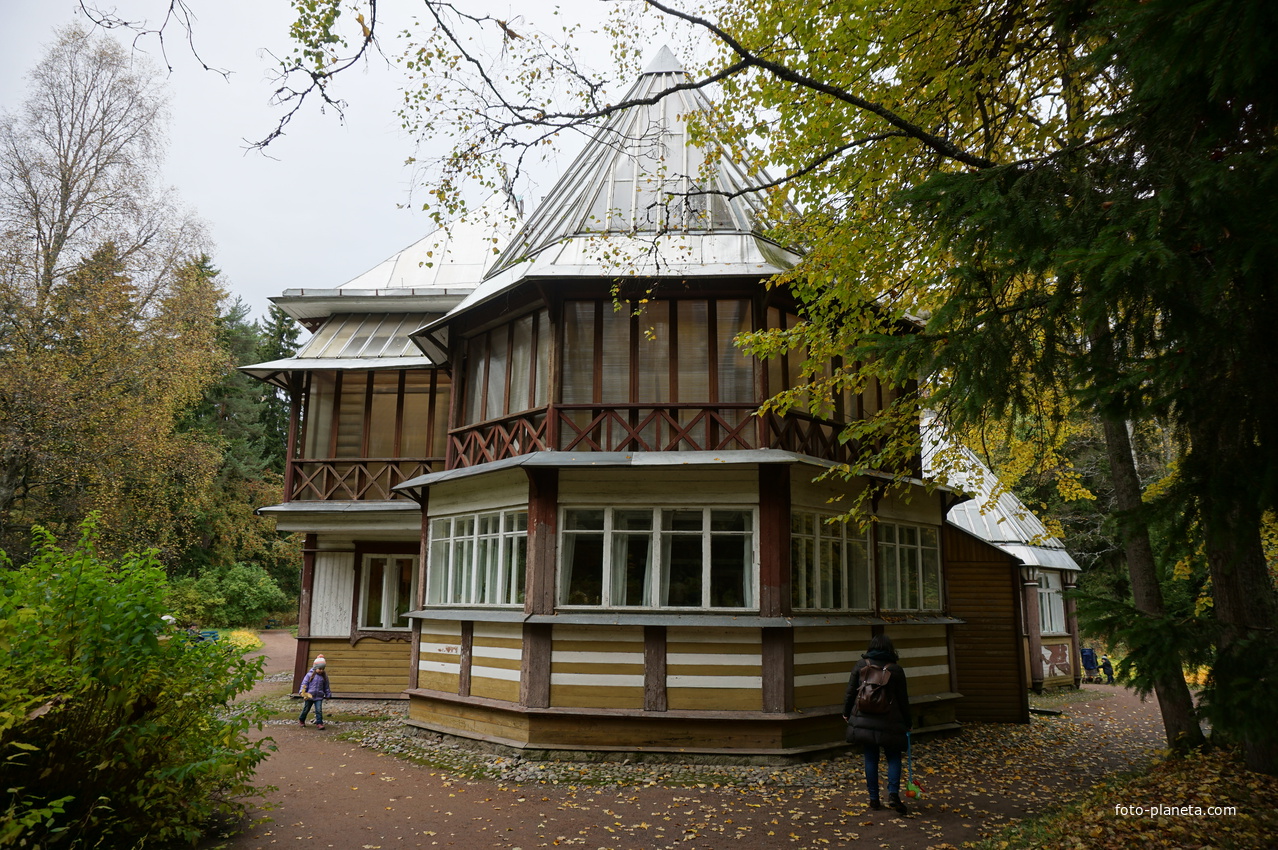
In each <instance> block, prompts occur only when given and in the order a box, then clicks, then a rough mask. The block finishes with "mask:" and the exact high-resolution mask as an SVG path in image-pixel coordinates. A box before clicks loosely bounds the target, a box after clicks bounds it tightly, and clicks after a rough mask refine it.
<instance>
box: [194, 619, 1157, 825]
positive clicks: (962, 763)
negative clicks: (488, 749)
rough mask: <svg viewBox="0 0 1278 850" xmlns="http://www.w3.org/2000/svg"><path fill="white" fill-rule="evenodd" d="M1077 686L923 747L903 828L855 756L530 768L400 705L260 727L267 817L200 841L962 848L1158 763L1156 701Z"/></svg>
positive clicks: (277, 674) (265, 688)
mask: <svg viewBox="0 0 1278 850" xmlns="http://www.w3.org/2000/svg"><path fill="white" fill-rule="evenodd" d="M286 649H287V648H286V647H281V646H280V645H279V642H278V641H277V642H276V645H275V646H274V647H273V648H272V649H271V650H270V651H271V652H282V651H286ZM291 659H292V656H291V655H289V656H288V668H289V670H291ZM270 663H274V662H268V668H267V671H268V676H267V680H266V681H264V682H263V683H261V684H260V685H259V686H258V688H256V689H255V691H254V696H255V698H259V699H266V700H279V701H281V703H286V702H287V697H284V696H282V694H283V693H285V692H287V690H288V689H289V685H290V682H291V678H292V677H291V672H285V671H281V670H278V669H277V670H276V671H274V672H271V667H270V666H269V664H270ZM1085 690H1086V691H1087V696H1089V697H1091V699H1090V700H1089V701H1084V702H1074V703H1066V704H1064V705H1062V706H1061V708H1062V709H1063V711H1064V712H1065V713H1064V714H1062V715H1061V716H1057V717H1035V718H1034V720H1033V722H1031V723H1030V724H1028V725H1025V726H1015V725H979V724H978V725H970V726H968V727H966V728H965V729H964V730H963V731H962V732H961V733H960V734H958V735H956V736H953V737H950V738H945V739H929V740H924V741H920V742H919V743H918V744H916V746H915V772H916V775H917V778H918V779H919V780H920V782H921V784H922V785H923V786H924V788H925V789H926V794H925V796H924V799H923V800H922V801H921V802H919V803H918V804H916V805H915V806H913V810H912V812H911V814H910V815H909V816H908V817H906V818H899V817H896V816H895V815H894V814H893V813H892V812H890V811H886V810H883V811H871V810H869V809H868V808H867V807H866V806H865V796H866V795H865V790H864V779H863V771H862V768H861V764H860V761H861V760H860V757H859V755H858V756H856V757H850V756H848V755H846V754H844V755H840V756H836V757H832V758H829V759H826V760H822V761H817V762H812V763H808V764H800V765H793V766H786V767H759V766H724V765H714V766H709V765H693V764H651V763H625V762H603V763H569V762H554V763H539V762H529V761H524V760H522V759H519V758H512V757H508V756H499V755H493V754H490V753H483V752H478V751H476V750H474V749H471V748H469V747H467V746H462V745H459V744H457V743H455V742H452V741H449V740H445V739H443V738H441V737H440V736H436V735H430V734H418V733H419V731H420V730H415V729H412V728H411V727H407V726H406V725H405V724H403V722H402V718H403V716H404V715H405V713H406V710H407V706H406V704H405V703H404V702H403V701H393V700H388V701H380V700H361V701H346V700H340V701H338V700H334V701H332V702H331V703H329V705H328V706H327V708H328V711H327V712H326V714H327V715H329V717H328V718H326V720H328V721H329V722H328V723H327V728H326V729H325V730H323V731H320V730H316V729H314V728H313V727H307V728H302V727H300V726H299V725H297V723H296V722H295V721H291V720H290V721H283V720H281V721H273V722H271V723H268V724H267V725H266V727H265V728H264V729H263V731H262V733H261V734H262V735H267V736H270V737H271V738H273V739H274V741H275V743H276V746H277V750H276V751H275V752H274V753H273V754H272V756H271V757H270V758H269V759H268V760H267V761H266V762H265V763H264V764H263V765H262V767H261V768H260V769H259V774H258V775H259V779H260V781H261V782H262V783H264V784H271V785H274V786H275V787H276V790H274V791H272V792H271V793H270V794H269V795H268V799H269V800H270V802H271V803H272V804H273V805H274V806H275V808H274V810H273V811H270V812H266V813H264V814H266V815H267V816H269V817H270V818H271V820H269V821H267V822H264V823H259V824H257V825H256V826H250V827H248V828H246V829H245V830H243V831H242V832H240V833H239V834H238V835H236V836H234V837H233V838H231V839H229V840H223V841H221V842H219V843H216V844H215V843H210V844H208V845H207V846H208V847H213V846H222V847H225V848H227V850H250V848H262V850H267V848H278V847H281V846H299V842H301V844H302V845H305V846H308V847H321V848H327V847H335V848H340V849H341V850H345V849H346V848H358V849H359V850H374V848H392V847H395V848H398V847H410V848H411V847H457V848H489V847H491V848H506V849H507V850H508V849H509V848H520V850H528V849H529V848H534V847H555V846H580V847H587V848H592V850H594V848H610V850H611V848H649V847H662V848H672V849H673V848H676V847H678V848H726V847H734V848H776V847H788V848H814V849H815V848H828V847H832V846H840V845H845V844H849V843H852V842H854V841H855V842H858V843H860V842H866V844H867V846H876V847H883V848H898V847H899V848H938V849H939V848H947V847H958V846H961V845H962V843H963V842H964V841H971V840H974V839H976V838H979V837H980V836H981V835H983V834H986V833H988V832H990V831H992V830H994V829H997V828H998V827H999V826H1001V825H1002V824H1004V823H1006V822H1007V821H1008V820H1009V819H1014V818H1019V817H1022V816H1024V815H1025V814H1028V813H1032V812H1037V811H1041V810H1042V809H1044V808H1046V807H1048V806H1051V805H1054V804H1058V803H1061V802H1065V801H1067V800H1068V799H1070V798H1071V797H1073V796H1075V795H1077V794H1079V793H1081V792H1082V791H1084V790H1086V789H1087V788H1088V787H1090V786H1091V785H1093V784H1095V783H1096V782H1097V781H1098V780H1099V779H1101V778H1102V777H1104V776H1106V775H1108V774H1109V773H1112V772H1113V771H1115V770H1121V769H1127V768H1131V767H1134V766H1138V765H1140V764H1142V763H1144V762H1146V761H1147V760H1148V759H1150V758H1152V757H1153V755H1154V754H1155V753H1156V751H1157V749H1158V748H1159V747H1160V746H1161V743H1162V742H1161V738H1160V732H1161V728H1160V725H1159V719H1158V711H1157V705H1156V704H1155V703H1154V702H1153V701H1152V700H1151V701H1150V702H1141V701H1140V700H1139V699H1137V698H1136V697H1135V696H1134V695H1132V694H1130V693H1129V692H1127V691H1124V690H1121V689H1116V688H1112V687H1106V686H1085ZM294 704H295V703H294Z"/></svg>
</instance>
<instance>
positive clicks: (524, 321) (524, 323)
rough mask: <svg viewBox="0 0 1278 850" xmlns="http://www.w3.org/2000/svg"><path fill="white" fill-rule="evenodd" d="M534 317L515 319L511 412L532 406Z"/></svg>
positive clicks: (511, 353) (511, 371) (511, 368)
mask: <svg viewBox="0 0 1278 850" xmlns="http://www.w3.org/2000/svg"><path fill="white" fill-rule="evenodd" d="M533 319H534V316H531V315H529V316H524V317H523V318H520V319H516V320H515V328H514V345H513V347H512V348H511V350H510V408H509V411H508V412H510V413H518V412H519V411H521V410H527V409H528V408H530V407H532V406H533V405H532V395H531V393H530V392H529V387H530V386H531V384H530V379H531V377H532V371H533V358H534V356H535V355H536V352H535V351H533V344H532V339H533Z"/></svg>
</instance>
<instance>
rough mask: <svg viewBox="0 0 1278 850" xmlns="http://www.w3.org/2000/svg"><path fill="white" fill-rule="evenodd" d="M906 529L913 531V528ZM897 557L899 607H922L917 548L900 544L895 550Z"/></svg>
mask: <svg viewBox="0 0 1278 850" xmlns="http://www.w3.org/2000/svg"><path fill="white" fill-rule="evenodd" d="M903 530H904V529H903ZM908 530H910V531H913V529H908ZM897 557H898V558H900V560H901V578H902V582H901V585H902V596H901V607H902V608H911V609H913V608H919V607H922V606H921V602H922V595H921V590H920V588H919V553H918V550H917V549H915V548H913V547H908V548H907V547H905V546H902V547H900V549H899V550H898V551H897Z"/></svg>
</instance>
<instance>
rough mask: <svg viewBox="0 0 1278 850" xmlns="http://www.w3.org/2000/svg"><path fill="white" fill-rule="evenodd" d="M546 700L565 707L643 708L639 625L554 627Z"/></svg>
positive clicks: (642, 644)
mask: <svg viewBox="0 0 1278 850" xmlns="http://www.w3.org/2000/svg"><path fill="white" fill-rule="evenodd" d="M552 634H553V637H552V644H551V656H550V704H551V705H552V706H556V707H563V708H634V709H642V708H643V695H644V640H643V627H642V626H614V627H600V626H559V625H557V626H555V628H554V631H553V633H552Z"/></svg>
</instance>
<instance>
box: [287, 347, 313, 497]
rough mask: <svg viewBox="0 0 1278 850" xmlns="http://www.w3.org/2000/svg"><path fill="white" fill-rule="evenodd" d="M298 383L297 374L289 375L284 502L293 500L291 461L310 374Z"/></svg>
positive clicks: (295, 446) (306, 374)
mask: <svg viewBox="0 0 1278 850" xmlns="http://www.w3.org/2000/svg"><path fill="white" fill-rule="evenodd" d="M304 374H305V377H304V378H303V379H302V380H301V381H299V380H298V373H296V372H293V373H290V375H289V382H288V385H289V390H288V395H289V399H288V441H287V443H286V447H285V451H284V501H286V502H287V501H288V500H289V499H292V498H293V474H294V473H293V460H294V458H296V457H297V446H298V439H299V436H298V426H299V425H300V424H301V418H302V394H303V392H304V390H303V386H304V383H305V382H309V381H310V373H309V372H306V373H304Z"/></svg>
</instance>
